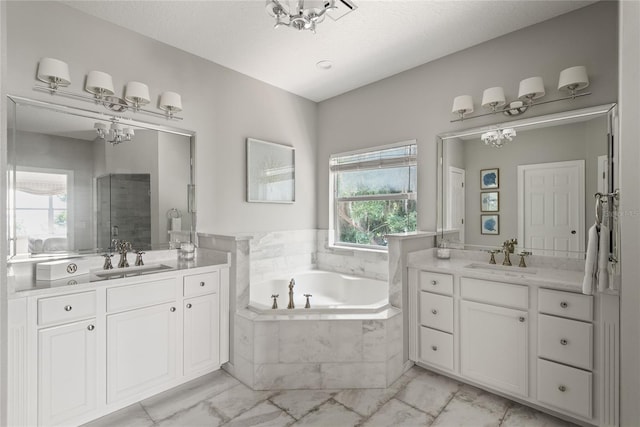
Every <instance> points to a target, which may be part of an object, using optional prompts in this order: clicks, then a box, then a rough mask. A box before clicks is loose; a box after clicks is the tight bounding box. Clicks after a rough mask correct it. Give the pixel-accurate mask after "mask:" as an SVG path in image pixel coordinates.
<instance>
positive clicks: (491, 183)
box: [480, 168, 500, 190]
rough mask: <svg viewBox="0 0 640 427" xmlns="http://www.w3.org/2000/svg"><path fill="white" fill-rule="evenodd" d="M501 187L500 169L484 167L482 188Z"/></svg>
mask: <svg viewBox="0 0 640 427" xmlns="http://www.w3.org/2000/svg"><path fill="white" fill-rule="evenodd" d="M498 188H500V169H499V168H491V169H482V170H481V171H480V189H481V190H495V189H498Z"/></svg>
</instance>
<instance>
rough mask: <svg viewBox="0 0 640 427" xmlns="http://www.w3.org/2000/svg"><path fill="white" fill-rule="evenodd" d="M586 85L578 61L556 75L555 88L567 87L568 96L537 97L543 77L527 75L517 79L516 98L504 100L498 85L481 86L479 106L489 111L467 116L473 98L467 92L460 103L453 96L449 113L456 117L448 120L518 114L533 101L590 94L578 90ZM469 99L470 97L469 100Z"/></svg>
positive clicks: (560, 89) (585, 72) (586, 82)
mask: <svg viewBox="0 0 640 427" xmlns="http://www.w3.org/2000/svg"><path fill="white" fill-rule="evenodd" d="M588 86H589V77H588V75H587V69H586V68H585V67H584V66H582V65H580V66H576V67H570V68H567V69H565V70H562V72H561V73H560V79H559V81H558V90H559V91H568V92H569V94H570V95H569V96H564V97H562V98H558V99H552V100H549V101H542V102H540V101H538V99H540V98H542V97H543V96H545V93H546V92H545V89H544V81H543V80H542V77H539V76H536V77H529V78H527V79H524V80H522V81H521V82H520V85H519V87H518V100H517V101H512V102H509V103H507V102H506V101H505V97H504V90H503V89H502V88H501V87H491V88H488V89H485V90H484V92H483V94H482V106H483V107H485V108H488V109H490V110H491V111H490V112H488V113H484V114H478V115H475V116H471V117H469V116H467V114H470V113H472V112H473V100H472V99H471V97H470V96H469V95H466V97H468V99H467V100H465V101H464V102H466V103H467V104H463V103H462V101H461V100H459V99H458V98H461V97H459V96H458V97H456V98H455V99H454V101H453V111H452V112H453V113H455V114H458V118H457V119H455V120H451V122H452V123H453V122H461V121H462V120H464V119H475V118H476V117H484V116H488V115H491V114H496V113H503V114H504V115H506V116H518V115H520V114H523V113H525V112H526V111H527V110H528V109H529V108H531V107H533V106H534V105H542V104H548V103H551V102H557V101H565V100H570V99H576V98H578V97H581V96H586V95H591V92H583V93H578V91H580V90H582V89H585V88H586V87H588ZM470 99H471V101H469V100H470ZM469 102H470V103H471V108H470V110H469V109H466V108H465V105H468V103H469Z"/></svg>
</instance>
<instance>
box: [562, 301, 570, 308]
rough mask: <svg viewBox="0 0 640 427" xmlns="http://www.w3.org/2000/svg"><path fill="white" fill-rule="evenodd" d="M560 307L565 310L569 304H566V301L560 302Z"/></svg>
mask: <svg viewBox="0 0 640 427" xmlns="http://www.w3.org/2000/svg"><path fill="white" fill-rule="evenodd" d="M560 307H562V308H567V307H569V303H568V302H566V301H562V302H561V303H560Z"/></svg>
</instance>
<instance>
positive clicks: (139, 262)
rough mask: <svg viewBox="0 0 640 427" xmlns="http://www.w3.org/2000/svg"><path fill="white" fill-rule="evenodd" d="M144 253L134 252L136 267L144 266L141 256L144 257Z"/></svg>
mask: <svg viewBox="0 0 640 427" xmlns="http://www.w3.org/2000/svg"><path fill="white" fill-rule="evenodd" d="M145 253H146V252H143V251H137V252H136V263H135V265H136V266H140V265H144V261H143V260H142V255H144V254H145Z"/></svg>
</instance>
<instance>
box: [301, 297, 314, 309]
mask: <svg viewBox="0 0 640 427" xmlns="http://www.w3.org/2000/svg"><path fill="white" fill-rule="evenodd" d="M303 295H304V296H305V298H307V303H306V304H305V305H304V308H311V304H309V298H310V297H312V296H313V295H311V294H303Z"/></svg>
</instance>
